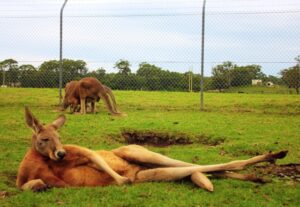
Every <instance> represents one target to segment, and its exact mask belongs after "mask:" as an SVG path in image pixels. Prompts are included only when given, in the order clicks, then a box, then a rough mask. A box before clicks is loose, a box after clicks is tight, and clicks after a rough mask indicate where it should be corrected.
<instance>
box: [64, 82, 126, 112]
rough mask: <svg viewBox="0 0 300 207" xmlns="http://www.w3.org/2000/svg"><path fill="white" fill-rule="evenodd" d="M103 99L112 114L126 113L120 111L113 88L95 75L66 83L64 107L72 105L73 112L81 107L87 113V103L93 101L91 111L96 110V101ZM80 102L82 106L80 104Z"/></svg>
mask: <svg viewBox="0 0 300 207" xmlns="http://www.w3.org/2000/svg"><path fill="white" fill-rule="evenodd" d="M100 98H101V99H103V101H104V103H105V104H106V106H107V108H108V110H109V111H110V113H111V114H112V115H119V116H120V115H121V116H122V115H125V114H123V113H121V112H119V111H118V109H117V103H116V100H115V96H114V95H113V93H112V90H111V89H110V88H109V87H107V86H105V85H103V84H102V83H101V82H100V81H98V80H97V79H96V78H93V77H87V78H83V79H81V80H80V81H71V82H69V83H67V84H66V87H65V97H64V109H66V108H67V107H68V106H70V109H71V111H72V112H76V111H77V110H78V109H79V108H80V112H81V113H82V114H85V113H86V108H87V104H88V103H89V102H91V111H92V113H94V112H95V101H99V100H100ZM79 104H80V107H79V106H78V105H79Z"/></svg>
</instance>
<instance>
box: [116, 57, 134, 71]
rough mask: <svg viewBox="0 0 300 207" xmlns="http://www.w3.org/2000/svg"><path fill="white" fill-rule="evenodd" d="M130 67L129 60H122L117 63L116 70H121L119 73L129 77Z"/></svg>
mask: <svg viewBox="0 0 300 207" xmlns="http://www.w3.org/2000/svg"><path fill="white" fill-rule="evenodd" d="M130 66H131V65H130V63H129V62H128V60H122V59H120V60H119V61H117V62H116V63H115V66H114V68H118V69H119V73H121V74H124V75H128V74H129V73H131V69H130Z"/></svg>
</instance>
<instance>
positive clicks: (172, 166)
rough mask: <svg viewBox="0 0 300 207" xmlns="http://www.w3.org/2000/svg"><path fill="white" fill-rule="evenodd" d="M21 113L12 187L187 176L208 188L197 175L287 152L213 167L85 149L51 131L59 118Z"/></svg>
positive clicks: (129, 150)
mask: <svg viewBox="0 0 300 207" xmlns="http://www.w3.org/2000/svg"><path fill="white" fill-rule="evenodd" d="M25 117H26V123H27V124H28V126H29V127H31V128H32V129H33V130H34V134H33V137H32V147H31V149H30V150H29V151H28V152H27V153H26V155H25V157H24V159H23V160H22V162H21V164H20V168H19V172H18V177H17V186H18V187H19V188H21V189H23V190H27V189H29V190H33V191H41V190H45V189H47V188H48V187H70V186H105V185H111V184H125V183H128V182H129V180H130V181H131V182H135V183H139V182H147V181H172V180H178V179H182V178H185V177H188V176H191V181H193V182H194V183H195V184H196V185H198V186H199V187H202V188H204V189H207V190H209V191H213V185H212V183H211V182H210V180H209V179H208V178H207V177H206V176H205V175H204V174H203V173H212V172H220V171H221V172H222V171H229V170H241V169H243V168H245V167H246V166H248V165H253V164H256V163H259V162H266V161H268V162H273V161H274V160H276V159H280V158H283V157H285V155H286V153H287V152H286V151H282V152H279V153H267V154H264V155H259V156H256V157H253V158H250V159H247V160H238V161H232V162H229V163H223V164H216V165H195V164H191V163H186V162H182V161H179V160H174V159H171V158H169V157H166V156H163V155H161V154H158V153H155V152H151V151H149V150H147V149H145V148H143V147H141V146H138V145H129V146H123V147H120V148H117V149H114V150H111V151H103V150H102V151H91V150H89V149H86V148H83V147H79V146H75V145H62V144H61V143H60V141H59V135H58V132H57V129H58V128H60V127H61V126H62V125H63V124H64V121H65V118H64V117H63V116H60V117H59V118H58V119H57V120H55V121H54V122H52V123H51V124H48V125H46V126H44V125H41V124H40V122H39V121H38V120H37V119H36V118H35V117H34V116H33V115H32V113H31V112H30V111H29V110H28V109H26V110H25ZM58 152H61V153H62V152H63V153H64V156H63V157H60V156H59V153H58ZM150 166H152V167H150ZM224 175H226V173H224Z"/></svg>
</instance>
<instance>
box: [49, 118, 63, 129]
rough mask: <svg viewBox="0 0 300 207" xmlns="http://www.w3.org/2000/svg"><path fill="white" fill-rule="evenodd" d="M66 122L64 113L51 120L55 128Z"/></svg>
mask: <svg viewBox="0 0 300 207" xmlns="http://www.w3.org/2000/svg"><path fill="white" fill-rule="evenodd" d="M65 122H66V117H65V116H64V115H60V116H59V117H58V118H57V119H56V120H55V121H53V122H52V126H53V127H54V128H55V129H59V128H60V127H62V126H63V125H64V123H65Z"/></svg>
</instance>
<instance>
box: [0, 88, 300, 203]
mask: <svg viewBox="0 0 300 207" xmlns="http://www.w3.org/2000/svg"><path fill="white" fill-rule="evenodd" d="M115 95H116V98H117V102H118V105H119V108H120V109H121V111H124V112H126V113H127V114H128V117H126V118H116V117H111V116H109V115H108V114H107V111H106V110H105V108H104V105H103V103H101V104H100V107H98V109H99V113H98V114H96V115H92V114H88V115H85V116H82V115H71V114H68V113H66V116H67V123H66V125H65V126H64V127H63V128H62V129H61V130H60V132H61V141H62V142H63V143H68V144H78V145H82V146H85V147H89V148H91V149H113V148H115V147H118V146H121V145H124V143H122V142H120V133H121V130H124V129H131V130H153V131H163V132H172V133H174V134H176V133H186V134H188V135H191V136H193V135H199V134H205V135H207V136H209V137H212V138H218V137H222V138H223V139H225V142H224V143H222V144H220V145H216V146H210V145H206V144H191V145H184V146H178V145H175V146H169V147H151V146H149V148H150V149H152V150H154V151H156V152H159V153H162V154H165V155H168V156H170V157H172V158H176V159H181V160H184V161H188V162H196V163H199V164H208V163H218V162H224V161H230V160H233V159H243V158H247V157H250V156H253V155H255V154H257V153H264V152H268V151H270V150H272V151H276V150H283V149H287V150H289V154H288V156H287V157H286V158H285V159H283V160H280V161H279V163H281V164H283V163H299V162H300V150H299V149H300V96H299V95H279V94H223V93H207V94H205V111H202V112H201V111H199V94H197V93H183V92H143V91H116V92H115ZM57 103H58V93H57V90H55V89H22V88H16V89H11V88H1V89H0V121H1V125H0V151H1V154H0V206H243V207H244V206H300V184H299V182H294V181H292V180H289V179H284V180H283V179H278V178H274V179H273V181H272V182H271V183H267V184H263V185H262V184H255V183H251V182H245V181H244V182H243V181H237V180H232V179H214V180H212V182H213V184H214V188H215V192H213V193H209V192H206V191H204V190H202V189H199V188H197V187H195V186H194V185H193V184H192V183H190V182H188V181H179V182H172V183H164V182H161V183H143V184H134V185H126V186H109V187H97V188H70V189H51V190H49V191H47V192H43V193H32V192H21V191H19V190H18V189H17V188H16V187H15V179H16V174H17V169H18V165H19V163H20V161H21V160H22V158H23V156H24V154H25V152H26V150H27V149H28V148H29V147H30V137H31V133H32V132H31V130H30V129H29V128H28V127H27V126H26V125H25V123H24V106H25V105H27V106H29V107H30V108H31V110H32V111H33V113H34V114H36V116H37V117H39V119H40V120H41V121H42V122H44V123H48V122H50V121H52V120H54V119H55V117H57V115H58V114H60V113H61V112H59V111H58V110H57ZM97 106H99V104H98V105H97Z"/></svg>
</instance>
